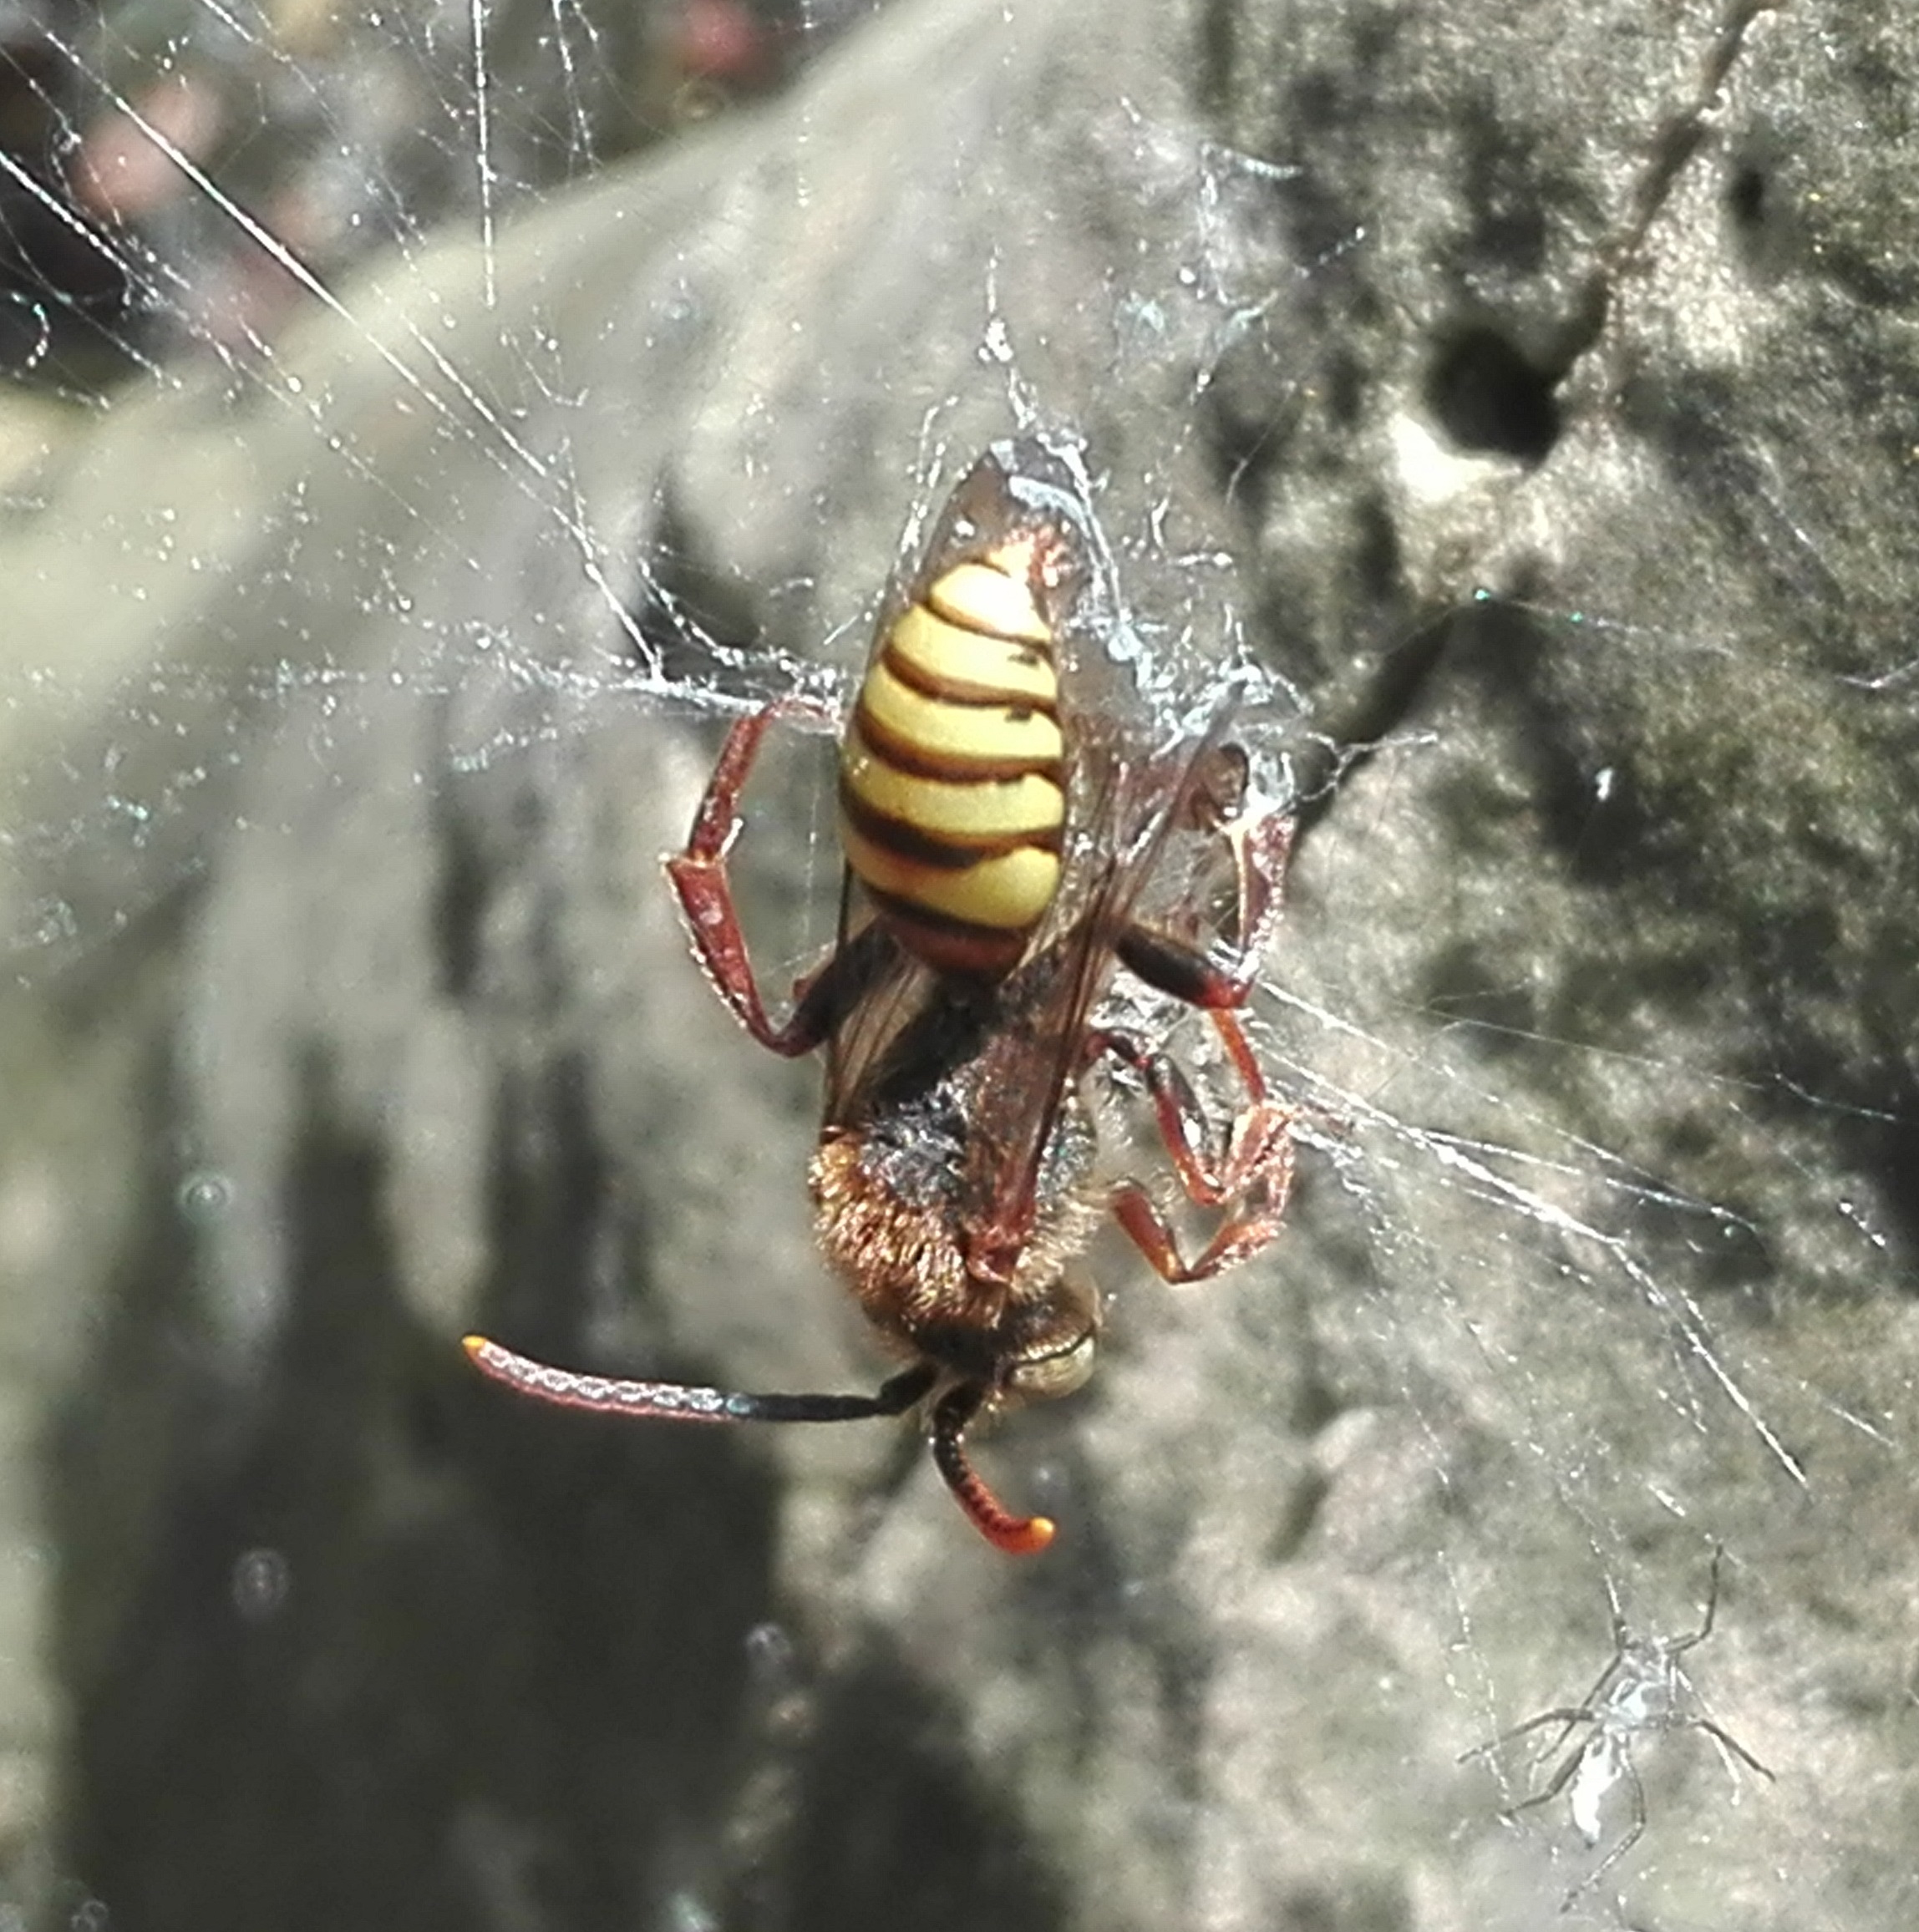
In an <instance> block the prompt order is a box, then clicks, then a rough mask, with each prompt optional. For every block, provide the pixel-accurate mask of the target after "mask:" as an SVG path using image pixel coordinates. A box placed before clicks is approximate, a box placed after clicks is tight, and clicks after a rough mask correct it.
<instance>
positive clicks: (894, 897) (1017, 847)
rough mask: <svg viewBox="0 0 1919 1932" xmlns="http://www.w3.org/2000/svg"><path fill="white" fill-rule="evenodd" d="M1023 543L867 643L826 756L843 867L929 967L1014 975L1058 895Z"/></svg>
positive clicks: (1052, 693)
mask: <svg viewBox="0 0 1919 1932" xmlns="http://www.w3.org/2000/svg"><path fill="white" fill-rule="evenodd" d="M1035 571H1036V556H1035V549H1034V540H1033V539H1031V538H1028V539H1024V540H1015V541H1012V542H1008V543H1006V544H1003V545H999V546H998V547H996V548H994V549H992V550H988V551H987V552H986V553H985V554H984V555H981V556H977V557H975V558H972V559H970V560H967V561H966V562H963V563H959V564H956V565H953V566H952V569H950V570H945V571H942V573H941V574H940V575H939V576H937V577H936V578H934V580H933V581H932V583H931V584H930V585H929V586H927V589H926V590H925V591H924V592H923V593H922V594H921V596H919V597H917V598H916V600H915V601H913V602H912V603H911V604H910V605H909V606H907V607H906V611H904V612H903V613H902V614H901V616H900V617H899V618H898V620H897V621H896V622H895V623H894V624H893V626H892V627H891V629H890V630H889V631H887V632H886V636H885V637H884V638H883V639H882V640H881V643H880V647H879V648H878V649H877V650H876V652H874V654H873V661H872V662H871V664H870V665H869V666H868V667H867V671H866V682H865V683H864V684H863V685H861V688H860V702H859V704H858V706H857V707H855V711H854V714H853V722H852V723H851V725H850V727H849V728H848V729H847V733H846V737H845V743H843V744H842V746H841V748H840V839H841V842H842V843H843V844H844V846H845V853H846V863H847V864H848V865H850V866H851V867H852V869H853V871H854V874H855V876H856V877H857V878H858V879H859V880H860V882H861V884H862V885H864V886H865V887H866V890H867V891H868V892H870V893H871V895H872V896H873V899H874V901H875V903H876V905H878V907H879V909H880V912H881V916H882V917H883V918H884V919H885V920H886V923H887V925H889V926H890V927H891V929H892V931H893V932H894V934H895V936H896V937H897V938H898V940H899V941H900V943H901V945H902V946H905V947H906V949H907V950H908V951H911V952H912V953H914V954H916V956H918V957H919V958H921V959H922V960H924V961H926V963H927V965H928V966H932V968H933V969H934V970H935V971H939V972H955V973H979V974H986V975H995V974H1000V973H1004V972H1007V971H1010V970H1011V969H1012V968H1013V966H1015V965H1017V964H1018V960H1019V957H1020V955H1021V954H1022V953H1023V951H1025V949H1026V942H1027V941H1028V938H1029V937H1030V936H1031V935H1032V932H1033V928H1034V927H1035V926H1037V925H1038V923H1039V921H1040V919H1041V918H1042V916H1043V915H1044V913H1045V911H1046V909H1047V907H1048V905H1051V903H1052V901H1053V893H1054V891H1055V890H1057V889H1058V884H1059V853H1060V844H1061V840H1062V837H1063V834H1064V828H1065V821H1066V793H1065V754H1066V748H1065V740H1064V737H1063V735H1062V733H1061V731H1060V728H1059V678H1058V669H1057V667H1056V666H1055V663H1054V661H1053V628H1052V626H1051V625H1050V624H1048V621H1047V620H1046V617H1045V615H1044V613H1043V611H1041V609H1040V607H1039V603H1038V597H1037V596H1036V595H1035V592H1034V590H1033V581H1034V576H1035Z"/></svg>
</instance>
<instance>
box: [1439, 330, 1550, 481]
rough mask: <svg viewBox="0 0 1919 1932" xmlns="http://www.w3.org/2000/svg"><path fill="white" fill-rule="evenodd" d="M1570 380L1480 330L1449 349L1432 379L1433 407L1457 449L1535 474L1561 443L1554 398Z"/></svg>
mask: <svg viewBox="0 0 1919 1932" xmlns="http://www.w3.org/2000/svg"><path fill="white" fill-rule="evenodd" d="M1562 373H1563V371H1554V370H1549V369H1545V368H1541V367H1539V366H1538V365H1537V364H1536V363H1534V362H1533V361H1532V359H1531V357H1528V356H1527V355H1526V353H1525V352H1523V351H1522V350H1521V349H1520V348H1519V347H1518V346H1517V345H1516V344H1515V343H1514V342H1512V341H1511V340H1510V337H1507V336H1506V335H1505V334H1504V333H1502V332H1500V330H1498V329H1496V328H1494V327H1490V326H1488V325H1486V324H1484V323H1481V324H1477V325H1475V326H1473V327H1467V328H1464V329H1461V330H1460V331H1459V332H1458V333H1456V334H1455V335H1454V336H1452V337H1450V338H1449V339H1448V340H1446V341H1445V342H1442V343H1441V345H1440V347H1439V352H1438V353H1437V354H1436V355H1435V356H1434V359H1433V363H1432V367H1431V368H1430V370H1429V373H1428V375H1427V378H1426V392H1425V401H1426V407H1427V408H1428V409H1429V410H1430V411H1431V413H1432V415H1433V419H1434V422H1435V423H1437V424H1438V426H1439V428H1440V429H1441V430H1442V431H1444V434H1445V435H1446V436H1447V437H1448V438H1449V440H1450V441H1451V442H1452V444H1454V447H1455V448H1456V449H1462V450H1467V451H1470V452H1473V453H1475V454H1489V455H1500V456H1511V457H1515V458H1517V459H1518V460H1519V461H1520V462H1521V463H1523V464H1526V466H1527V467H1528V468H1529V469H1531V468H1533V467H1535V466H1536V465H1537V464H1541V463H1543V462H1544V461H1545V460H1546V458H1547V456H1548V455H1550V454H1551V451H1552V446H1553V444H1555V443H1556V442H1557V441H1558V440H1559V430H1560V418H1559V404H1558V401H1557V398H1556V395H1555V393H1554V392H1555V390H1556V388H1557V386H1558V383H1559V378H1560V376H1561V374H1562Z"/></svg>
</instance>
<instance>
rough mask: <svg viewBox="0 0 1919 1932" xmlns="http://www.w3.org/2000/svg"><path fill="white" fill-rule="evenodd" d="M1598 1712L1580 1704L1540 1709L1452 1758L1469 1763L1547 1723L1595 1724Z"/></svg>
mask: <svg viewBox="0 0 1919 1932" xmlns="http://www.w3.org/2000/svg"><path fill="white" fill-rule="evenodd" d="M1597 1722H1599V1713H1598V1712H1597V1711H1595V1710H1593V1709H1592V1708H1591V1707H1590V1706H1586V1705H1582V1704H1566V1705H1562V1706H1561V1707H1560V1708H1559V1709H1558V1710H1556V1711H1541V1712H1540V1714H1539V1715H1538V1716H1536V1717H1529V1718H1527V1719H1526V1722H1525V1723H1523V1724H1515V1725H1514V1726H1513V1727H1512V1729H1511V1730H1510V1731H1502V1732H1500V1734H1499V1736H1498V1737H1491V1738H1488V1739H1487V1741H1486V1742H1485V1743H1484V1744H1475V1746H1474V1747H1472V1749H1471V1750H1470V1751H1462V1752H1460V1755H1459V1757H1457V1758H1455V1759H1454V1762H1455V1763H1457V1764H1470V1763H1471V1762H1473V1760H1474V1759H1475V1757H1491V1756H1492V1754H1493V1753H1494V1752H1495V1751H1497V1750H1498V1749H1499V1748H1500V1747H1501V1746H1502V1745H1506V1744H1510V1743H1511V1742H1512V1741H1513V1739H1514V1738H1515V1737H1525V1736H1526V1732H1529V1731H1537V1730H1539V1729H1540V1728H1541V1727H1542V1726H1544V1725H1547V1724H1563V1725H1564V1726H1565V1727H1566V1729H1567V1730H1569V1731H1570V1730H1571V1728H1572V1727H1573V1726H1574V1725H1575V1724H1597Z"/></svg>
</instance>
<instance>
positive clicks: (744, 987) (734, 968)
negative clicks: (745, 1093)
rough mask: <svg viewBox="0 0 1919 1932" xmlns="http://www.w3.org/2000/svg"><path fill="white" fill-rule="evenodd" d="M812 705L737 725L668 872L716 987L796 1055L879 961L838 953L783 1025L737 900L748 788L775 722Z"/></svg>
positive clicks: (764, 1039)
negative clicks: (752, 955) (732, 860)
mask: <svg viewBox="0 0 1919 1932" xmlns="http://www.w3.org/2000/svg"><path fill="white" fill-rule="evenodd" d="M803 709H805V707H804V706H801V705H798V704H769V705H767V706H766V707H764V708H763V709H761V710H759V711H756V712H753V713H752V714H751V715H750V716H749V717H746V718H741V719H739V721H738V723H735V724H734V727H733V728H732V729H731V730H730V731H729V732H728V733H727V734H726V743H724V744H723V746H721V748H720V753H719V761H718V763H717V764H715V765H714V767H713V776H712V778H709V779H708V781H707V788H706V795H705V797H703V799H701V800H700V804H699V810H698V814H696V815H695V817H694V819H693V835H692V836H691V837H690V838H689V839H688V840H687V846H686V849H685V851H683V852H679V853H676V854H674V855H673V857H671V858H670V859H668V860H667V861H666V868H667V876H668V879H669V880H671V881H672V882H673V890H674V892H675V893H676V894H677V895H678V898H679V902H680V909H681V910H682V911H683V913H684V914H685V915H686V922H687V930H688V933H689V934H690V935H691V936H692V939H693V951H694V953H695V955H696V956H698V960H699V963H700V965H701V966H703V968H704V969H705V971H706V976H707V977H708V980H710V981H712V982H713V990H714V991H716V992H717V993H718V995H719V996H720V998H721V999H723V1001H725V1002H726V1004H727V1007H729V1010H730V1011H731V1012H732V1013H733V1015H734V1018H735V1019H737V1020H738V1021H739V1023H740V1024H741V1026H743V1027H745V1028H746V1030H747V1032H749V1033H750V1034H752V1036H753V1037H754V1039H756V1040H757V1041H759V1043H760V1045H761V1046H763V1047H770V1048H771V1049H772V1050H773V1052H775V1053H782V1054H784V1055H786V1056H788V1057H798V1056H799V1055H800V1054H802V1053H810V1052H812V1050H813V1049H814V1048H815V1047H817V1046H818V1045H819V1044H820V1042H821V1041H823V1040H825V1038H826V1037H828V1035H829V1034H830V1033H831V1032H832V1031H833V1029H834V1027H835V1026H836V1025H837V1024H838V1023H839V1021H840V1017H841V1016H842V1015H843V1014H844V1013H845V1010H846V1008H847V1007H848V1005H849V1004H850V1002H851V1001H852V999H853V997H854V996H855V992H856V987H855V986H853V985H851V984H850V981H852V980H855V979H857V978H858V977H859V976H861V974H862V973H864V972H866V971H871V959H870V957H865V956H863V957H862V958H861V960H855V959H853V958H852V957H851V956H850V949H842V950H841V951H837V952H835V953H834V954H833V956H831V957H830V959H829V960H828V961H826V963H825V965H824V966H821V967H820V970H819V971H817V972H815V973H814V974H812V975H811V976H810V977H809V978H807V979H805V980H802V981H800V984H799V985H798V986H796V987H795V989H794V1005H793V1010H792V1012H790V1013H789V1015H788V1016H787V1017H786V1019H785V1021H784V1023H783V1024H780V1025H778V1026H775V1025H774V1022H773V1021H772V1020H771V1019H770V1018H769V1017H768V1015H767V1012H766V1007H765V1002H764V1001H763V1000H762V999H761V997H760V993H759V981H758V979H757V978H755V976H754V971H753V962H752V961H751V960H750V959H749V957H748V955H747V950H746V934H745V932H744V930H743V928H742V927H741V925H740V923H739V913H738V911H737V910H735V908H734V902H733V888H732V886H731V885H730V884H729V881H728V879H727V872H726V860H727V854H728V852H729V850H730V849H731V848H732V845H733V842H734V839H736V838H737V837H738V836H739V829H740V826H741V824H742V823H743V822H744V821H743V820H742V819H741V816H740V810H739V799H740V794H741V792H742V791H743V790H744V789H745V785H746V780H747V776H748V774H749V773H750V772H751V770H752V769H753V761H754V758H756V757H758V755H759V744H760V740H761V739H762V738H764V737H765V735H766V730H767V727H768V726H769V725H770V724H772V723H774V720H775V719H776V718H781V717H784V716H790V715H793V714H794V713H795V712H799V711H800V710H803ZM870 951H871V949H870V948H869V949H868V952H869V953H870Z"/></svg>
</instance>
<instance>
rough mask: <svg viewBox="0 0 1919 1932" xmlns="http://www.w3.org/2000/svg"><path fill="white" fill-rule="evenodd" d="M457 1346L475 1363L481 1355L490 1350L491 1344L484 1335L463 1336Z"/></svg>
mask: <svg viewBox="0 0 1919 1932" xmlns="http://www.w3.org/2000/svg"><path fill="white" fill-rule="evenodd" d="M459 1346H461V1347H462V1348H464V1349H465V1351H466V1352H467V1353H468V1354H469V1355H470V1356H472V1357H473V1359H474V1360H475V1362H477V1361H479V1359H480V1355H481V1353H482V1352H483V1351H485V1350H486V1349H489V1348H491V1347H492V1346H493V1344H492V1343H491V1342H490V1341H488V1340H487V1339H486V1337H485V1336H484V1335H463V1336H460V1338H459Z"/></svg>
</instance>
